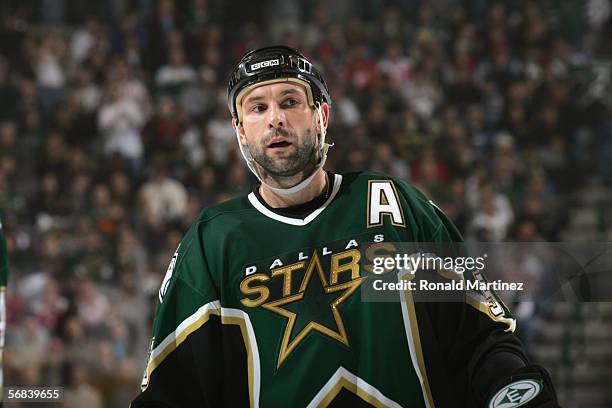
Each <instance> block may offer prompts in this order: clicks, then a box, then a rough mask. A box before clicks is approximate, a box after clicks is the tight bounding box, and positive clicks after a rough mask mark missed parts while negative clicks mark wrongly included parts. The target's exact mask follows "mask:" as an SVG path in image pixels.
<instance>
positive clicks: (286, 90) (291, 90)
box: [281, 88, 300, 96]
mask: <svg viewBox="0 0 612 408" xmlns="http://www.w3.org/2000/svg"><path fill="white" fill-rule="evenodd" d="M299 93H300V92H299V91H298V90H297V89H293V88H289V89H285V90H284V91H283V92H281V96H285V95H289V94H299Z"/></svg>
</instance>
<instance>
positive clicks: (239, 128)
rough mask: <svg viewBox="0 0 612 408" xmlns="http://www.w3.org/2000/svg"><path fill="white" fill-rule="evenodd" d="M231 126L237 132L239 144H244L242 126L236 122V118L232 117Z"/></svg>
mask: <svg viewBox="0 0 612 408" xmlns="http://www.w3.org/2000/svg"><path fill="white" fill-rule="evenodd" d="M232 127H233V128H234V131H235V132H236V133H238V138H239V140H240V144H243V145H246V144H247V140H246V135H245V134H244V127H243V126H242V125H241V124H240V123H239V122H238V119H232Z"/></svg>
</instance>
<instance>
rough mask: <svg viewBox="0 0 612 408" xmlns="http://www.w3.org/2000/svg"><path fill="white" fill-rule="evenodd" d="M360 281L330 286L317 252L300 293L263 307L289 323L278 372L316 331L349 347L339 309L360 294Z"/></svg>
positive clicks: (281, 350) (278, 363) (282, 345)
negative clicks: (354, 294)
mask: <svg viewBox="0 0 612 408" xmlns="http://www.w3.org/2000/svg"><path fill="white" fill-rule="evenodd" d="M361 279H362V278H360V277H359V278H356V279H352V280H350V281H348V282H344V283H339V284H334V285H330V284H328V281H327V277H326V276H325V272H324V270H323V266H322V264H321V260H320V259H319V255H318V254H317V252H316V251H315V252H314V254H313V256H312V258H311V260H310V263H309V264H308V267H307V269H306V273H305V274H304V278H303V279H302V283H301V285H300V288H299V291H298V292H297V293H296V294H294V295H291V296H287V297H283V298H281V299H279V300H275V301H272V302H268V303H265V304H263V305H261V306H262V307H263V308H265V309H268V310H270V311H272V312H274V313H278V314H279V315H281V316H283V317H286V318H287V319H288V320H287V325H286V326H285V332H284V334H283V339H282V342H281V349H280V353H279V356H278V361H277V364H276V367H277V368H278V367H280V366H281V364H282V363H283V362H284V361H285V359H286V358H287V357H288V356H289V355H290V354H291V352H292V351H294V350H295V348H296V347H297V346H298V344H300V342H301V341H302V340H304V339H305V338H306V336H307V335H308V334H309V333H311V332H314V331H317V332H319V333H322V334H324V335H326V336H329V337H330V338H332V339H334V340H337V341H339V342H340V343H342V344H344V345H346V346H349V341H348V336H347V333H346V329H345V327H344V322H343V320H342V316H341V315H340V310H339V306H340V304H341V303H342V302H344V301H345V300H346V299H347V298H348V297H350V296H351V295H352V294H353V293H354V292H355V291H356V290H357V288H358V287H359V285H360V284H361Z"/></svg>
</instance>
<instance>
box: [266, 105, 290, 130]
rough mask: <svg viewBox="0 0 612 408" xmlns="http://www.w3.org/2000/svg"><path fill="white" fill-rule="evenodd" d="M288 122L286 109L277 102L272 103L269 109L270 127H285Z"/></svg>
mask: <svg viewBox="0 0 612 408" xmlns="http://www.w3.org/2000/svg"><path fill="white" fill-rule="evenodd" d="M286 124H287V118H286V117H285V111H284V109H281V107H280V106H279V105H277V104H272V105H271V106H270V108H269V109H268V127H269V128H277V127H279V126H280V127H284V126H285V125H286Z"/></svg>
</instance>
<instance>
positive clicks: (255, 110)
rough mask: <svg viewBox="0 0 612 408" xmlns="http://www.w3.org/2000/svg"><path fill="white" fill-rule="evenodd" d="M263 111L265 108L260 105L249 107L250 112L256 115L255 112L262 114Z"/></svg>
mask: <svg viewBox="0 0 612 408" xmlns="http://www.w3.org/2000/svg"><path fill="white" fill-rule="evenodd" d="M264 110H266V107H265V106H264V105H261V104H259V105H253V106H252V107H251V111H252V112H256V113H257V112H263V111H264Z"/></svg>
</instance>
